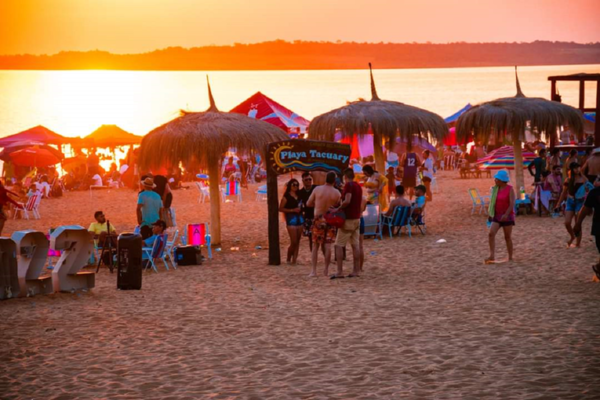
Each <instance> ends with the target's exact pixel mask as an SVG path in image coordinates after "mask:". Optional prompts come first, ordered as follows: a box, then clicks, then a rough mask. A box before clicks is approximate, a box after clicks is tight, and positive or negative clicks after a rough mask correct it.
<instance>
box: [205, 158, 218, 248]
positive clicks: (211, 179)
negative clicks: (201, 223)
mask: <svg viewBox="0 0 600 400" xmlns="http://www.w3.org/2000/svg"><path fill="white" fill-rule="evenodd" d="M219 172H220V171H219V166H218V164H217V162H215V163H214V164H210V165H209V166H208V189H209V192H210V235H211V241H212V243H211V244H212V245H220V244H221V192H220V190H219V181H220V180H221V177H220V176H219Z"/></svg>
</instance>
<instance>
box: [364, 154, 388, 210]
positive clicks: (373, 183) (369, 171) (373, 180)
mask: <svg viewBox="0 0 600 400" xmlns="http://www.w3.org/2000/svg"><path fill="white" fill-rule="evenodd" d="M362 170H363V173H364V174H365V177H366V178H367V181H366V182H365V189H366V190H367V202H369V203H371V204H379V210H380V211H385V210H387V206H388V202H387V195H386V194H385V187H386V185H387V178H386V177H385V176H383V175H381V174H380V173H379V172H377V171H376V170H374V169H373V167H372V166H370V165H365V166H364V167H363V169H362Z"/></svg>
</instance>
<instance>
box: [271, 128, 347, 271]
mask: <svg viewBox="0 0 600 400" xmlns="http://www.w3.org/2000/svg"><path fill="white" fill-rule="evenodd" d="M351 152H352V148H351V147H350V145H348V144H342V143H335V142H321V141H318V140H284V141H281V142H274V143H269V145H268V146H267V160H266V163H267V204H268V207H269V265H280V264H281V254H280V251H279V219H278V217H279V198H278V195H277V175H280V174H285V173H290V172H293V171H326V172H328V171H334V172H336V173H338V174H341V173H342V172H343V171H344V169H346V168H347V167H348V162H349V161H350V154H351Z"/></svg>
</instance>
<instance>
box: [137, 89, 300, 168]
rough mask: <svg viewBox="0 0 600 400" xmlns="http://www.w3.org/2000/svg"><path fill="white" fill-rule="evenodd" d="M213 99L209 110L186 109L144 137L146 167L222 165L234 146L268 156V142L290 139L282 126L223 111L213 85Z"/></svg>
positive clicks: (141, 154) (141, 155) (144, 163)
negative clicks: (216, 99) (220, 163)
mask: <svg viewBox="0 0 600 400" xmlns="http://www.w3.org/2000/svg"><path fill="white" fill-rule="evenodd" d="M209 98H210V102H211V106H210V108H209V109H208V110H206V111H205V112H187V111H182V112H181V115H180V116H179V117H177V118H175V119H174V120H172V121H170V122H167V123H166V124H164V125H161V126H159V127H158V128H156V129H154V130H152V131H151V132H150V133H148V134H147V135H146V136H144V139H143V140H142V146H141V149H140V164H141V165H142V167H152V166H156V165H158V164H160V165H164V164H170V165H178V164H179V162H184V163H188V162H191V163H194V164H198V165H200V166H202V167H204V168H208V167H209V166H210V165H213V164H217V165H218V163H219V160H220V159H221V157H222V156H223V154H224V153H225V152H226V151H227V150H228V149H229V148H230V147H234V148H236V149H237V150H238V151H241V152H245V151H252V150H253V151H257V152H260V154H262V155H263V156H264V152H265V149H266V146H267V144H269V143H271V142H276V141H279V140H286V139H289V137H288V135H287V134H286V133H285V132H284V131H283V130H282V129H280V128H277V127H276V126H274V125H271V124H269V123H267V122H264V121H261V120H256V119H253V118H250V117H248V116H246V115H242V114H234V113H231V114H230V113H226V112H220V111H219V110H218V109H217V108H216V106H215V103H214V99H213V97H212V93H211V92H210V85H209Z"/></svg>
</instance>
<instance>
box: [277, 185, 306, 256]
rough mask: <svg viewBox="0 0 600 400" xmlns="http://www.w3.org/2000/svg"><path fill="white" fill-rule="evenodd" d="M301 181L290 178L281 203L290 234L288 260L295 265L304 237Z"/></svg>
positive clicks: (280, 207) (281, 210)
mask: <svg viewBox="0 0 600 400" xmlns="http://www.w3.org/2000/svg"><path fill="white" fill-rule="evenodd" d="M299 189H300V183H299V182H298V180H297V179H290V181H289V182H288V183H286V184H285V192H284V193H283V197H282V198H281V202H280V203H279V211H280V212H282V213H283V215H284V216H285V225H286V228H287V231H288V234H289V235H290V247H288V251H287V262H288V263H291V264H292V265H295V264H296V262H297V261H298V250H299V249H300V239H301V238H302V228H303V226H304V218H303V217H302V214H301V213H300V209H301V208H302V207H301V206H302V204H301V200H300V197H298V191H299Z"/></svg>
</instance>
